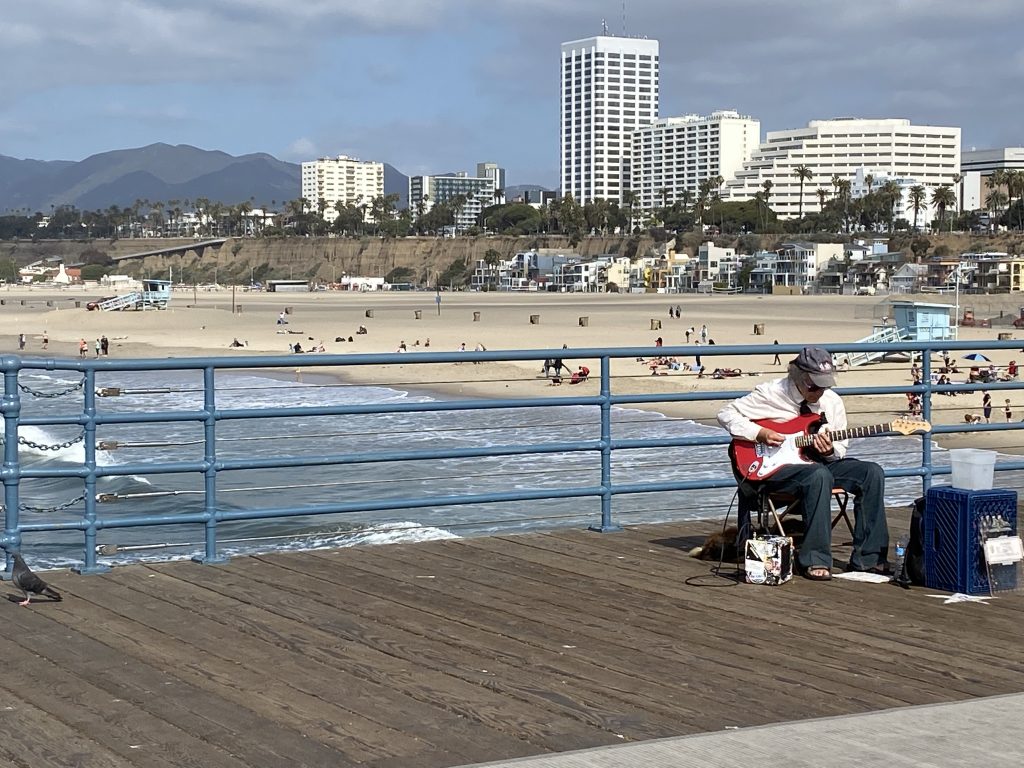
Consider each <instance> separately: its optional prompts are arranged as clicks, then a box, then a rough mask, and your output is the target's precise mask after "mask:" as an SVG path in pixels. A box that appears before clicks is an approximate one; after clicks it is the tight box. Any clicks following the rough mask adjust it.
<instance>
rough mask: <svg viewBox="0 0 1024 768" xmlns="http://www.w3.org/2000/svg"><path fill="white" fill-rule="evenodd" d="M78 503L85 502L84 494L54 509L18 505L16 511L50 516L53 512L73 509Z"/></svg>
mask: <svg viewBox="0 0 1024 768" xmlns="http://www.w3.org/2000/svg"><path fill="white" fill-rule="evenodd" d="M80 501H85V494H84V493H83V494H82V495H81V496H79V497H77V498H75V499H72V500H71V501H66V502H64V503H63V504H58V505H57V506H56V507H33V506H30V505H28V504H19V505H18V510H19V511H20V512H42V513H48V514H52V513H54V512H60V511H61V510H63V509H67V508H68V507H73V506H75V504H77V503H78V502H80Z"/></svg>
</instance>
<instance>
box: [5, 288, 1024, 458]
mask: <svg viewBox="0 0 1024 768" xmlns="http://www.w3.org/2000/svg"><path fill="white" fill-rule="evenodd" d="M19 290H20V291H21V292H23V293H19ZM54 293H55V294H56V295H57V296H58V297H59V299H60V301H63V302H64V303H67V302H66V300H67V299H68V298H69V297H68V295H67V294H66V293H63V292H61V291H60V290H55V291H54ZM7 295H8V296H14V297H18V296H20V295H24V296H25V297H26V299H27V302H26V304H25V305H22V304H20V302H19V303H15V302H12V301H8V302H7V304H6V306H3V307H0V317H4V319H5V321H6V322H5V326H6V328H7V329H9V331H8V333H6V334H4V335H0V352H10V353H14V354H18V344H17V334H18V333H19V332H23V333H26V335H27V336H28V343H27V345H26V349H25V352H24V354H26V356H31V357H33V358H37V359H38V358H43V359H50V358H61V359H75V358H76V357H77V355H78V341H79V340H80V339H83V338H84V339H85V340H86V341H87V343H88V344H89V350H90V353H89V356H90V357H92V346H93V340H94V339H95V338H96V337H98V336H99V335H101V334H105V335H107V337H108V339H110V341H111V357H114V358H116V357H133V358H139V357H151V358H175V357H196V356H213V357H224V358H225V359H230V358H231V357H232V356H233V355H236V354H241V355H253V356H258V355H262V354H274V355H284V354H287V346H286V345H287V344H289V343H291V341H292V340H293V339H295V340H298V341H300V342H302V343H304V344H306V345H313V344H316V343H319V342H320V341H321V340H322V341H323V343H324V345H325V347H326V348H327V351H328V352H329V353H332V354H345V353H347V352H349V353H350V352H358V353H373V352H393V351H395V350H396V348H397V346H398V345H399V344H400V343H401V342H403V341H404V342H406V345H407V348H408V349H409V350H410V351H409V352H408V353H407V354H410V355H414V354H416V351H417V350H427V349H429V351H432V352H437V351H457V350H458V349H459V345H460V344H463V343H464V344H465V345H466V350H467V351H471V350H472V349H473V348H474V347H475V346H476V345H477V344H481V345H483V346H484V347H486V348H487V349H489V350H491V351H495V350H500V349H538V350H548V349H556V350H557V349H559V348H560V347H562V345H563V344H567V345H568V346H569V348H570V350H571V349H573V348H577V349H578V348H612V347H651V348H652V351H653V347H654V346H655V340H656V339H657V338H663V339H664V344H665V346H666V347H673V346H688V345H687V344H686V342H685V334H684V331H685V330H686V329H687V328H691V327H693V328H699V327H700V325H701V324H703V323H707V324H708V326H709V328H710V332H711V338H713V339H715V341H716V346H718V347H719V349H721V347H723V346H725V347H728V346H732V345H738V344H748V345H749V344H771V343H772V341H773V340H774V339H778V340H779V342H780V343H783V344H810V343H817V344H823V345H827V344H828V343H830V342H831V343H837V342H852V341H856V340H858V339H859V338H863V337H864V336H866V335H868V334H869V333H870V331H871V326H872V325H873V324H877V323H878V322H879V320H880V318H881V317H882V316H883V313H885V312H886V311H887V310H886V307H887V303H886V301H885V300H879V299H878V298H876V297H852V296H851V297H846V296H844V297H824V296H795V297H787V296H749V295H742V294H741V295H739V296H717V295H712V296H694V295H684V294H678V295H660V294H625V295H623V294H619V295H616V294H504V293H501V294H499V293H479V294H478V293H456V294H448V293H444V294H442V304H441V308H440V311H439V309H438V306H437V304H436V297H435V296H434V294H430V293H425V292H410V293H390V292H389V293H379V294H348V293H331V292H325V293H301V294H266V293H264V294H248V293H246V294H242V295H241V301H240V302H237V300H238V297H237V296H236V297H234V299H235V300H236V302H237V304H240V305H241V307H240V309H241V310H244V311H235V312H232V311H231V310H232V300H233V297H232V295H231V293H230V292H227V293H226V295H223V294H220V293H217V292H209V293H203V294H199V295H198V296H196V297H194V298H195V301H196V303H195V304H185V305H184V306H183V305H182V302H184V301H186V300H187V298H193V297H192V296H191V295H190V296H189V297H187V298H186V297H184V296H182V295H181V294H179V293H176V294H175V295H174V298H173V300H172V305H171V307H170V308H169V309H167V310H163V311H149V312H124V313H119V312H88V311H86V310H85V309H67V308H60V307H59V306H58V307H54V306H47V301H50V302H51V303H52V304H59V303H60V301H54V300H53V297H52V296H50V295H49V294H47V293H46V292H44V291H42V290H40V289H38V288H33V289H17V288H15V289H11V290H9V291H8V292H7ZM78 298H83V296H78ZM84 298H89V297H84ZM83 304H84V301H83ZM237 304H236V309H239V307H238V306H237ZM672 306H680V307H681V308H682V310H683V316H682V318H681V319H675V318H671V319H670V318H669V317H668V315H667V313H666V312H665V310H666V308H667V307H672ZM282 307H285V309H284V310H282ZM282 311H286V312H287V313H288V314H287V316H286V319H287V321H288V325H287V326H280V325H278V324H277V318H278V315H279V313H281V312H282ZM534 318H536V320H537V322H536V323H535V322H533V320H534ZM584 318H585V319H586V320H585V321H584ZM662 318H664V319H662ZM765 318H768V320H767V323H766V324H767V325H768V328H767V330H766V333H765V335H763V336H754V335H753V333H752V331H751V329H752V328H753V327H754V325H757V324H761V325H764V324H765V323H763V322H762V321H763V320H764V319H765ZM359 325H366V326H367V328H368V331H369V332H368V333H367V334H366V335H357V334H355V330H356V328H358V326H359ZM809 328H813V329H814V336H811V335H810V334H809V333H808V329H809ZM961 330H962V335H961V338H962V339H969V338H976V339H979V340H981V339H986V338H987V339H992V340H994V339H995V338H996V334H997V330H998V329H992V328H989V329H981V328H963V329H961ZM43 332H45V333H47V334H48V336H49V341H50V343H49V349H48V350H46V351H43V350H42V349H41V337H42V334H43ZM1021 335H1022V336H1024V334H1021ZM350 336H351V338H352V339H353V341H352V342H351V343H349V342H348V341H347V338H349V337H350ZM234 338H238V339H240V340H244V341H245V342H247V344H248V346H246V347H243V348H240V349H232V348H231V347H230V346H229V345H230V344H231V342H232V339H234ZM691 338H693V337H692V336H691ZM335 339H344V340H343V341H335ZM428 340H429V343H430V346H429V347H426V346H425V344H424V342H425V341H428ZM417 341H419V342H420V345H419V346H417V345H416V344H415V342H417ZM697 351H699V350H697ZM723 351H724V350H723ZM567 354H571V351H570V352H568V353H567ZM705 354H706V353H705ZM1021 354H1024V353H1021ZM314 356H315V353H314ZM1004 356H1006V357H1007V360H1002V359H996V361H995V362H996V364H997V365H1005V364H1006V363H1007V362H1008V360H1009V356H1007V355H1004ZM401 357H402V356H400V355H396V359H395V362H394V363H393V364H392V365H388V366H384V367H382V366H367V365H359V366H352V367H348V368H346V367H343V366H330V367H324V368H317V369H315V370H314V369H310V368H308V366H304V365H303V362H304V361H305V360H307V359H309V358H308V357H307V354H303V355H295V356H294V359H295V364H294V370H293V371H292V372H291V373H289V369H290V368H292V366H291V365H287V366H282V367H279V368H275V369H252V370H257V371H260V372H261V373H262V374H265V375H273V376H274V378H280V379H286V378H288V377H289V376H290V375H298V376H302V374H303V373H305V372H307V371H308V375H310V376H329V377H331V378H332V380H334V381H337V382H339V383H341V384H345V385H353V386H355V385H380V386H387V387H391V388H394V389H399V390H403V391H410V392H422V393H424V394H427V395H434V394H439V395H441V396H443V397H445V398H460V397H470V398H495V397H503V398H504V397H507V398H513V399H514V398H535V397H559V396H572V395H577V394H583V393H586V394H593V393H595V392H596V388H597V383H598V379H597V378H596V377H594V374H593V371H595V370H596V369H597V367H598V366H597V364H596V361H594V360H583V359H581V360H569V359H567V360H566V363H567V364H570V365H572V366H573V367H576V366H577V365H587V366H588V367H590V369H591V371H592V374H591V379H590V381H589V382H587V383H584V384H580V385H576V386H571V385H568V381H567V380H566V383H565V384H564V385H563V386H561V387H553V386H549V382H548V380H547V379H545V378H544V377H543V376H542V375H541V373H540V368H541V362H542V359H541V357H538V360H537V361H536V362H532V361H516V362H501V363H494V362H481V363H479V364H473V363H470V362H466V363H463V364H455V363H431V364H424V365H416V366H415V367H414V368H413V367H410V366H408V365H406V364H404V363H403V362H402V361H401ZM682 361H688V362H691V363H692V362H693V360H692V358H686V357H683V358H682ZM783 362H785V361H783ZM709 363H710V365H709ZM770 363H771V360H770V358H765V359H763V360H757V359H755V358H753V357H750V356H746V357H743V356H738V355H730V354H724V355H721V356H714V358H713V359H712V357H711V356H708V357H706V359H705V361H704V364H705V366H706V367H707V368H709V369H710V368H713V367H718V366H722V367H735V368H740V369H742V370H743V371H744V375H743V376H742V377H740V378H735V379H733V378H729V379H723V380H715V379H712V378H710V377H709V376H705V377H704V378H701V379H698V378H697V376H696V374H693V373H689V372H683V371H672V372H669V373H668V375H659V376H650V375H648V371H649V369H648V367H647V365H646V364H641V363H638V362H636V361H635V360H634V359H631V358H626V359H620V360H613V361H612V368H611V373H612V377H613V392H616V391H618V392H620V393H623V392H629V393H640V394H658V393H678V392H681V391H691V392H697V391H700V392H709V393H710V392H715V391H721V392H723V393H724V392H729V391H737V390H745V389H750V388H751V387H753V386H755V385H756V384H757V383H759V382H762V381H766V380H769V379H772V378H777V377H779V376H781V375H784V372H785V368H784V366H775V365H771V364H770ZM239 370H241V369H239ZM903 383H906V384H907V385H909V384H910V375H909V366H908V365H907V364H906V363H882V364H875V365H870V366H864V367H862V368H855V369H853V370H851V371H846V372H841V373H840V374H839V385H840V387H857V386H892V385H897V386H898V385H900V384H903ZM998 394H999V395H1002V393H998ZM1006 396H1007V397H1011V398H1015V397H1019V398H1020V400H1019V402H1015V403H1014V405H1013V408H1014V410H1015V411H1016V412H1017V414H1018V417H1019V416H1020V415H1024V395H1019V394H1018V393H1006ZM844 399H845V400H846V403H847V408H848V412H849V415H850V418H849V422H850V424H851V426H861V425H864V424H869V423H875V422H876V421H889V420H890V419H891V418H892V417H894V416H897V415H902V414H904V413H905V411H906V399H905V397H903V396H901V395H888V396H871V397H867V396H850V395H847V396H845V397H844ZM995 399H996V402H997V403H999V402H1000V401H1001V399H1002V397H996V398H995ZM980 401H981V391H980V390H979V391H977V392H975V393H972V394H970V395H966V396H964V395H960V396H957V397H943V396H940V395H936V396H935V397H934V398H933V400H932V404H933V406H934V411H933V419H932V421H933V423H935V424H961V423H963V418H964V413H980V412H981V407H980ZM724 402H726V399H723V400H715V399H711V400H695V401H686V402H656V403H641V404H636V403H630V404H626V405H625V406H624V407H629V408H634V409H637V410H647V411H653V412H657V413H659V414H662V415H663V416H666V417H669V418H685V419H691V420H693V421H695V422H697V423H700V424H705V425H711V426H715V425H717V421H716V419H715V415H716V413H717V411H718V409H719V408H720V407H721V406H722V405H723V404H724ZM994 417H995V418H994V419H993V420H994V421H996V419H998V420H999V421H1000V422H1001V421H1002V419H1003V416H1002V409H1001V408H996V409H995V413H994ZM1015 420H1016V419H1015ZM1015 435H1016V433H1014V432H1007V431H992V432H972V433H957V434H944V435H939V436H935V437H933V438H932V439H933V440H934V441H935V442H936V443H937V444H938V445H940V446H942V447H943V448H961V447H978V448H990V449H993V450H998V451H1000V452H1002V453H1006V454H1024V433H1021V434H1020V437H1019V439H1013V437H1014V436H1015ZM851 450H853V449H852V448H851Z"/></svg>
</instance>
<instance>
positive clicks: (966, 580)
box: [923, 486, 1017, 595]
mask: <svg viewBox="0 0 1024 768" xmlns="http://www.w3.org/2000/svg"><path fill="white" fill-rule="evenodd" d="M923 522H924V526H923V527H924V580H925V586H926V587H928V588H929V589H941V590H945V591H947V592H962V593H964V594H968V595H976V594H981V593H985V594H987V593H989V592H990V591H994V590H997V589H998V590H1006V589H1014V588H1016V586H1017V567H1016V564H1015V563H1014V564H1010V565H992V566H987V565H986V562H985V553H984V544H985V539H986V538H991V537H995V536H1003V535H1006V536H1016V535H1017V492H1016V491H1010V490H1003V489H998V488H997V489H992V490H988V491H969V490H964V489H961V488H951V487H949V486H935V487H932V488H929V489H928V495H927V497H926V501H925V508H924V521H923ZM990 575H991V580H990V578H989V577H990Z"/></svg>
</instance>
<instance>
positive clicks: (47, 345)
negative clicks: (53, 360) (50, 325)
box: [43, 331, 50, 349]
mask: <svg viewBox="0 0 1024 768" xmlns="http://www.w3.org/2000/svg"><path fill="white" fill-rule="evenodd" d="M49 348H50V334H48V333H47V332H46V331H43V349H49Z"/></svg>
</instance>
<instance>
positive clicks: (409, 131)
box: [0, 0, 1024, 187]
mask: <svg viewBox="0 0 1024 768" xmlns="http://www.w3.org/2000/svg"><path fill="white" fill-rule="evenodd" d="M3 16H4V18H3V22H2V23H0V62H2V63H3V64H2V66H3V77H2V78H0V104H2V107H0V154H3V155H8V156H11V157H17V158H35V159H40V160H81V159H83V158H85V157H88V156H89V155H91V154H95V153H97V152H104V151H108V150H112V149H124V148H128V147H138V146H144V145H146V144H150V143H153V142H158V141H159V142H166V143H169V144H191V145H194V146H197V147H200V148H202V149H217V150H222V151H224V152H228V153H230V154H233V155H240V154H245V153H248V152H267V153H270V154H272V155H274V156H275V157H278V158H280V159H282V160H289V161H293V162H300V161H302V160H310V159H314V158H316V157H319V156H324V155H337V154H347V155H351V156H355V157H359V158H361V159H365V160H381V161H384V162H388V163H391V164H392V165H394V166H395V167H396V168H398V169H399V170H401V171H403V172H404V173H406V174H419V173H443V172H447V171H456V170H469V171H473V170H474V169H475V164H476V163H477V162H479V161H491V162H497V163H499V164H500V165H503V166H504V167H505V168H506V169H507V172H508V175H507V183H508V185H514V184H531V183H532V184H542V185H544V186H548V187H554V186H556V185H557V179H558V75H559V68H558V67H559V65H558V57H559V44H560V43H561V42H563V41H567V40H576V39H579V38H583V37H590V36H593V35H596V34H600V32H601V22H602V19H604V20H606V21H607V24H608V28H609V31H610V33H612V34H622V32H623V28H624V24H623V3H622V2H621V0H615V1H608V0H485V1H484V2H481V1H480V0H386V1H385V0H28V1H27V2H13V1H11V2H6V3H4V4H3ZM1021 29H1024V1H1022V0H973V2H963V0H771V1H770V2H769V1H767V0H756V1H755V0H646V1H641V0H628V2H627V4H626V12H625V30H626V33H627V34H629V35H634V36H646V37H651V38H656V39H658V40H659V41H660V44H661V115H662V116H663V117H664V116H670V115H679V114H686V113H691V112H697V113H702V114H707V113H708V112H710V111H712V110H714V109H724V108H729V109H737V110H739V111H740V112H742V113H745V114H749V115H752V116H754V117H756V118H758V119H760V121H761V130H762V133H763V132H764V131H767V130H777V129H784V128H794V127H798V126H801V125H804V124H806V122H807V121H808V120H813V119H817V118H829V117H839V116H859V117H908V118H910V119H912V120H913V121H914V122H919V123H930V124H936V125H959V126H960V127H961V128H962V129H963V144H964V147H965V148H969V147H971V146H976V147H978V148H979V149H980V148H988V147H996V146H1021V145H1024V135H1022V134H1024V87H1022V85H1024V43H1022V40H1024V38H1022V36H1021V34H1020V32H1021Z"/></svg>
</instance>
